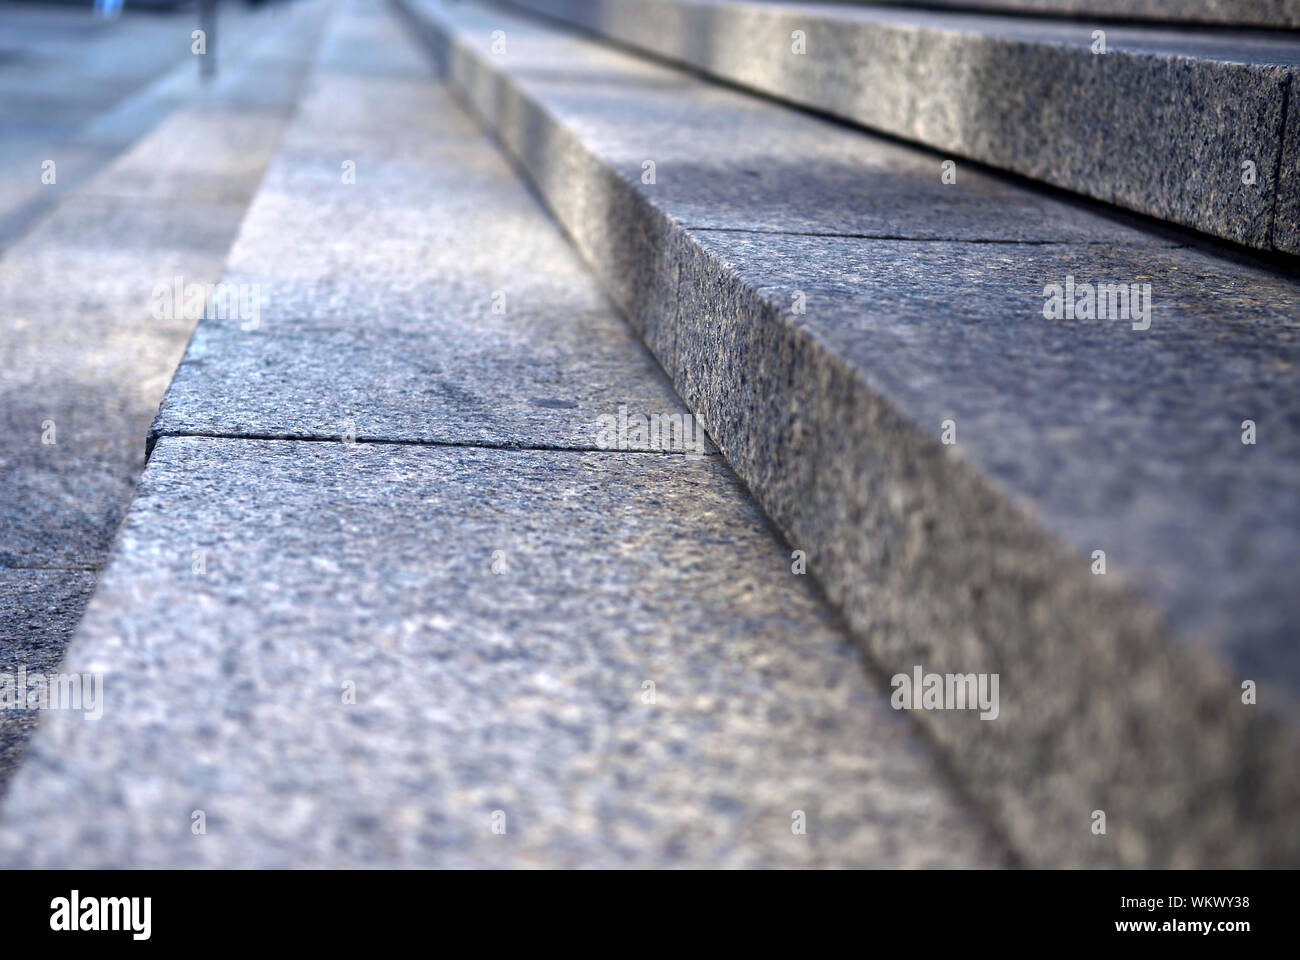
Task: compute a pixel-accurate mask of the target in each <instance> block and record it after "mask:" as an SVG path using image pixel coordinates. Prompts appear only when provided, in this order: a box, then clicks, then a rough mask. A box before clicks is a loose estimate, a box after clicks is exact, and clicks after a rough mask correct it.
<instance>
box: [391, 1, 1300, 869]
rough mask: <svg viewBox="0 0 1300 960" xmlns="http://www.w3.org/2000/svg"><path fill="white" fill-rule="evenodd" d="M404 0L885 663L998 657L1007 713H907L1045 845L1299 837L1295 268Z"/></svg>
mask: <svg viewBox="0 0 1300 960" xmlns="http://www.w3.org/2000/svg"><path fill="white" fill-rule="evenodd" d="M402 6H403V8H404V9H405V10H406V11H407V13H408V15H409V16H410V17H411V19H412V21H413V23H415V24H416V25H417V26H418V27H419V28H420V29H421V30H422V32H423V35H424V36H425V38H426V40H427V41H428V42H429V43H430V44H431V47H432V49H433V50H434V52H435V53H436V54H437V55H438V56H439V58H440V59H441V62H443V64H444V66H445V70H446V74H447V81H448V83H449V84H451V85H452V86H453V87H454V88H455V89H457V90H458V91H459V93H460V95H461V96H462V97H463V98H464V100H465V102H466V103H468V104H469V105H471V106H472V107H473V109H474V110H475V111H476V112H477V113H478V114H479V116H480V117H481V118H482V119H483V120H484V122H485V123H486V124H487V125H488V126H489V127H490V128H491V129H493V130H495V131H496V134H497V136H498V137H499V139H500V141H501V143H502V144H503V146H504V147H505V148H506V149H507V150H508V151H509V152H510V153H511V154H512V155H513V156H514V158H515V160H516V162H517V164H518V165H519V166H520V168H521V169H523V170H524V171H525V172H526V173H527V175H528V176H529V177H530V178H531V179H532V181H533V183H534V185H535V187H536V189H537V191H538V193H539V194H540V195H541V196H542V197H543V198H544V199H545V200H546V202H547V204H548V205H549V207H550V209H551V210H552V212H553V214H554V215H555V217H556V219H557V220H558V221H559V222H560V223H561V224H562V225H563V227H564V228H565V230H566V231H567V232H568V234H569V235H570V237H571V238H572V240H573V242H574V244H575V245H576V246H577V248H578V249H579V250H580V251H581V253H582V255H583V256H584V257H585V258H586V260H587V262H588V263H589V265H590V266H591V267H592V269H593V270H594V272H595V273H596V275H597V276H598V277H599V278H600V280H601V282H602V283H603V284H604V286H605V289H606V290H607V291H608V292H609V294H610V295H611V297H612V298H613V299H614V301H615V302H616V303H617V304H618V305H619V306H620V307H621V308H622V309H623V311H624V312H625V314H626V315H627V317H628V319H629V321H630V322H631V323H632V324H633V326H634V327H635V328H636V329H637V330H638V331H639V332H640V333H641V335H642V337H643V339H644V340H645V342H646V344H647V345H648V346H649V348H650V349H651V351H652V352H653V353H654V355H655V356H656V357H657V358H658V359H659V361H660V363H661V364H662V366H663V367H664V369H665V371H666V372H667V373H668V375H669V377H670V378H671V379H672V382H673V385H674V387H675V389H676V391H677V393H678V394H679V395H680V396H681V397H682V399H683V400H684V401H685V403H686V405H687V406H688V407H689V408H690V410H691V411H692V412H693V413H694V414H695V415H696V416H697V417H698V418H699V420H700V421H701V422H702V423H703V424H704V425H705V427H706V428H707V429H708V431H709V434H710V436H711V438H712V439H713V440H714V441H715V442H716V443H717V445H718V447H719V449H720V450H721V451H722V453H723V454H724V455H725V456H726V458H727V459H728V461H729V462H730V464H731V465H732V467H733V468H734V469H735V470H736V472H737V474H738V475H739V476H740V478H741V479H742V480H743V481H744V483H745V484H746V486H747V487H748V488H749V490H750V491H751V492H752V493H753V494H754V495H755V497H756V498H757V500H758V502H759V503H760V504H761V505H762V506H763V508H764V509H765V511H766V512H767V514H768V515H769V516H770V517H772V518H773V519H774V521H775V522H776V523H777V525H778V526H779V527H780V528H781V530H782V531H783V533H784V534H785V536H786V538H787V540H788V541H789V543H790V544H791V545H792V547H794V548H796V549H799V550H803V551H806V553H807V556H808V559H809V562H810V564H811V569H812V570H814V571H815V573H816V575H817V576H818V578H819V580H820V581H821V583H822V584H823V586H824V587H825V589H826V591H827V593H828V595H829V597H830V598H831V600H832V601H833V602H834V603H835V604H837V605H838V606H839V608H840V609H841V610H842V611H843V613H844V615H845V617H846V619H847V621H848V623H849V625H850V627H851V629H852V630H853V631H854V633H855V635H856V636H857V638H858V639H859V641H860V642H861V643H862V645H863V646H864V648H865V649H866V650H867V651H868V653H869V655H870V657H871V659H872V660H873V661H874V662H875V663H877V664H878V665H880V667H881V670H882V673H883V674H884V675H886V676H889V677H891V678H894V677H898V676H903V677H909V678H910V677H911V676H913V675H914V673H913V671H914V670H915V669H916V668H917V667H918V666H921V667H923V669H924V671H925V672H926V673H929V672H937V673H941V674H942V673H954V674H963V675H965V674H970V673H977V674H984V673H987V674H998V675H1000V677H1001V684H1002V687H1001V689H1002V694H1003V707H1002V710H1001V713H1000V715H999V717H998V719H997V720H996V721H993V722H981V721H979V720H978V719H974V718H973V717H972V716H971V715H969V714H966V713H963V712H960V711H942V710H916V711H913V714H912V715H913V716H914V717H915V718H916V719H917V721H918V722H919V723H920V724H921V725H922V726H923V728H924V729H925V730H926V732H927V734H928V736H930V737H931V738H932V739H933V740H934V741H935V742H936V743H938V744H939V745H940V747H941V749H942V750H943V751H944V754H945V756H946V758H947V761H948V763H949V764H950V765H951V766H952V768H953V769H954V770H955V771H956V774H957V775H958V777H959V778H960V780H961V782H962V783H963V785H964V786H965V788H966V789H968V790H970V791H971V793H972V795H973V796H975V797H976V798H977V800H978V801H979V802H980V803H981V804H982V806H983V808H984V809H985V810H987V811H990V814H991V815H992V816H994V817H995V818H996V821H997V823H998V824H999V826H1000V827H1001V829H1002V830H1003V831H1004V833H1005V834H1006V836H1008V837H1009V838H1010V840H1011V843H1012V845H1013V847H1014V848H1015V849H1016V850H1017V852H1018V853H1019V854H1020V855H1021V856H1023V857H1024V858H1025V859H1026V861H1028V862H1031V863H1037V864H1041V865H1049V866H1060V865H1064V864H1074V865H1077V864H1103V863H1109V864H1122V865H1147V866H1210V865H1215V866H1248V865H1253V866H1259V865H1269V864H1272V865H1294V864H1295V863H1296V862H1297V859H1298V857H1300V831H1297V830H1296V829H1295V827H1296V823H1297V816H1298V813H1300V779H1298V777H1300V773H1298V771H1297V769H1296V765H1295V764H1294V757H1295V755H1296V753H1295V751H1296V748H1297V744H1298V743H1300V741H1298V740H1297V730H1296V728H1295V719H1294V718H1295V717H1296V716H1297V713H1296V711H1295V709H1294V708H1295V704H1296V698H1297V694H1300V656H1298V655H1297V648H1296V646H1295V644H1294V640H1293V638H1294V624H1295V622H1296V619H1297V617H1298V616H1300V594H1297V592H1296V591H1295V589H1294V580H1295V578H1294V571H1295V570H1296V569H1298V568H1300V536H1297V531H1298V530H1300V498H1297V497H1296V496H1295V489H1294V478H1295V477H1296V476H1297V474H1298V469H1300V389H1297V387H1300V383H1298V382H1297V378H1298V377H1300V349H1298V347H1297V343H1298V342H1300V341H1298V340H1297V325H1298V323H1300V285H1298V284H1297V283H1296V281H1295V279H1294V278H1293V277H1292V276H1289V275H1288V272H1287V271H1286V270H1284V269H1280V268H1278V267H1277V266H1275V265H1273V264H1270V263H1269V262H1267V261H1265V260H1261V259H1256V258H1252V257H1249V256H1246V255H1244V254H1242V253H1240V252H1239V251H1237V250H1234V249H1231V248H1227V247H1224V246H1221V245H1216V244H1214V243H1212V242H1209V241H1203V240H1198V239H1196V238H1195V237H1193V236H1191V235H1188V234H1183V233H1177V232H1171V231H1168V230H1162V229H1157V228H1154V227H1152V226H1150V224H1149V222H1147V221H1140V220H1137V219H1136V218H1129V217H1125V216H1123V215H1120V214H1117V213H1115V212H1114V211H1111V210H1108V209H1105V208H1098V207H1090V206H1089V205H1087V204H1084V203H1082V202H1067V201H1066V200H1065V199H1064V198H1063V197H1062V196H1061V195H1060V194H1057V193H1053V192H1048V191H1044V190H1039V189H1035V188H1033V187H1032V185H1026V184H1025V183H1024V182H1023V181H1011V180H1009V179H1005V178H1000V177H997V176H994V175H992V174H989V173H987V172H985V171H981V170H978V169H974V168H967V167H959V170H958V172H957V176H956V180H955V182H954V183H945V182H943V179H942V176H941V172H942V165H941V161H942V159H943V158H942V156H940V155H935V154H932V153H928V152H926V151H923V150H919V149H914V148H910V147H906V146H903V145H901V144H899V143H898V142H896V141H893V140H886V139H882V138H879V137H875V136H872V135H869V134H866V133H862V132H857V131H854V130H851V129H847V128H845V127H844V126H842V125H839V124H836V123H834V122H831V121H828V120H824V119H820V118H817V117H814V116H810V115H808V114H807V113H805V112H801V111H797V110H794V109H790V108H787V107H783V106H780V105H778V104H774V103H772V102H771V101H768V100H764V99H761V98H756V97H753V96H749V95H746V94H744V93H742V92H739V91H737V90H735V89H732V88H728V87H724V86H719V85H715V84H712V83H709V82H708V81H706V80H704V79H701V78H700V77H698V76H696V75H692V74H689V73H685V72H682V71H679V70H675V69H672V68H670V67H668V66H665V65H663V64H660V63H655V62H650V61H648V60H645V59H643V58H638V57H636V56H633V55H631V54H629V53H627V52H625V51H622V50H618V49H614V48H611V47H610V46H608V45H605V44H600V43H596V42H594V41H592V40H591V39H589V38H585V37H583V36H580V35H577V34H575V33H573V32H570V31H566V30H563V29H560V28H558V27H556V26H555V25H554V24H552V23H547V22H544V21H540V20H538V19H536V18H532V17H527V16H524V15H522V14H518V13H513V12H510V11H506V10H504V9H502V8H499V7H486V6H479V5H476V4H466V3H459V4H444V3H440V2H437V0H404V2H403V4H402ZM663 34H664V36H673V35H675V31H673V30H671V29H665V30H664V31H663ZM700 36H705V34H701V35H700ZM1121 283H1122V284H1123V285H1124V286H1125V290H1126V292H1128V293H1129V295H1130V297H1131V301H1130V302H1128V303H1125V304H1121V303H1120V301H1119V299H1118V290H1117V289H1114V290H1111V291H1110V292H1109V294H1108V296H1110V297H1112V298H1113V299H1112V300H1107V301H1106V303H1105V304H1104V306H1105V308H1106V309H1105V313H1104V314H1098V312H1097V311H1096V310H1091V311H1089V310H1086V307H1087V305H1092V306H1094V307H1095V305H1096V302H1097V298H1096V293H1097V289H1096V287H1095V286H1094V285H1096V284H1113V285H1118V284H1121ZM1067 291H1068V292H1069V296H1070V301H1071V302H1070V308H1071V309H1070V310H1069V312H1068V315H1066V313H1065V310H1064V304H1063V301H1064V298H1065V296H1066V293H1067ZM1076 306H1078V315H1077V318H1076V316H1075V310H1074V308H1075V307H1076ZM1058 307H1060V308H1061V309H1060V311H1059V312H1058V310H1057V308H1058ZM1121 307H1122V309H1121ZM1099 316H1106V319H1098V317H1099ZM1265 431H1266V433H1265ZM1189 798H1195V799H1194V800H1190V801H1189ZM1096 812H1101V813H1103V814H1104V815H1105V816H1106V818H1107V821H1108V832H1106V833H1105V834H1104V835H1102V834H1098V833H1096V832H1095V823H1096V819H1095V813H1096Z"/></svg>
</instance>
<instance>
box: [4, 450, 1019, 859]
mask: <svg viewBox="0 0 1300 960" xmlns="http://www.w3.org/2000/svg"><path fill="white" fill-rule="evenodd" d="M195 551H201V552H202V556H203V559H204V563H203V566H204V572H203V573H202V574H196V573H195V572H194V570H195V559H194V555H195ZM494 564H499V566H498V567H497V569H498V570H499V572H497V573H494V572H493V571H494ZM64 670H65V671H68V672H80V673H94V672H100V671H102V672H103V673H104V674H105V679H104V691H105V703H104V711H103V716H102V718H100V719H99V720H89V719H87V718H86V717H84V716H82V715H80V714H77V713H73V712H62V711H61V712H50V713H49V715H48V716H47V717H46V718H45V719H44V722H43V725H42V730H41V733H40V735H39V736H38V737H37V738H36V739H35V740H34V741H33V744H32V747H31V753H30V755H29V758H28V761H27V762H26V763H25V765H24V766H23V767H22V768H21V769H20V771H19V773H18V775H17V777H16V779H15V781H14V783H13V785H12V788H11V790H10V794H9V798H8V802H7V804H6V806H5V807H4V808H3V816H2V817H0V863H3V864H4V865H5V866H7V867H15V866H20V867H47V866H48V867H66V866H78V867H117V866H133V867H195V866H210V867H212V866H215V867H315V866H331V867H359V866H389V867H417V866H418V867H428V866H432V867H507V866H508V867H543V866H545V867H568V866H583V867H602V866H603V867H615V866H638V867H659V866H677V867H682V866H692V867H774V866H790V867H829V866H878V867H886V866H890V867H893V866H939V865H942V866H950V867H953V866H996V865H999V864H1003V863H1006V862H1007V860H1006V854H1005V852H1004V851H1003V849H1002V848H1001V847H1000V846H999V845H998V844H997V842H996V841H994V840H993V839H992V838H991V837H990V836H989V835H988V833H987V830H986V828H985V827H984V826H983V825H982V824H981V822H980V821H979V820H978V819H977V818H975V817H974V816H973V815H972V814H971V813H970V808H969V807H968V806H966V805H963V804H960V803H958V802H957V801H955V800H954V799H952V797H951V791H950V789H949V788H948V787H947V786H946V785H945V783H944V781H943V779H942V777H940V776H938V775H937V774H936V772H935V767H934V765H933V762H932V760H931V759H930V757H929V755H928V752H927V750H926V749H925V747H924V745H923V744H922V743H921V742H920V741H919V740H918V739H917V738H916V736H915V733H914V731H913V729H912V728H911V727H910V725H909V724H908V723H907V720H906V718H905V717H903V716H902V715H900V714H898V713H896V712H894V711H893V710H891V709H890V708H889V703H888V688H886V687H884V686H883V685H882V684H879V683H877V682H875V681H872V680H870V679H869V677H868V675H867V674H866V673H865V672H864V670H863V667H862V664H861V662H860V659H859V654H858V652H857V651H856V650H855V648H854V646H853V644H852V643H851V641H850V640H849V639H848V638H847V636H846V635H845V634H844V633H843V631H842V630H841V629H840V628H839V627H838V626H837V624H836V623H835V621H834V619H833V617H832V616H831V615H830V614H829V613H828V608H827V607H826V605H825V603H824V601H822V600H821V599H820V598H819V597H818V596H817V594H816V591H815V590H814V589H813V586H812V581H811V578H809V577H799V576H794V575H792V574H791V571H790V558H789V552H788V550H787V549H786V548H785V547H784V546H783V545H782V543H781V541H780V539H779V538H778V537H776V536H774V535H773V531H772V530H771V528H770V526H769V525H768V523H767V520H766V518H765V517H764V516H763V514H762V512H761V511H760V510H758V508H757V507H756V506H754V504H753V502H752V501H751V500H750V499H749V498H748V497H747V496H746V495H745V492H744V490H743V488H742V487H740V485H739V484H737V483H736V481H735V478H734V475H733V474H732V473H731V471H730V470H729V469H728V468H727V466H726V464H725V463H723V462H722V461H721V458H719V457H717V456H716V455H714V456H707V457H703V458H701V459H699V460H689V459H687V458H685V457H682V456H678V455H673V454H631V453H629V454H610V453H584V452H567V451H548V452H537V451H521V450H512V451H502V450H484V449H476V448H458V447H426V446H410V445H400V446H392V445H386V444H357V445H355V446H353V447H347V446H345V445H344V444H342V443H310V442H289V441H245V440H227V439H207V438H167V437H164V438H163V439H162V440H160V441H159V443H158V446H157V448H156V449H155V451H154V454H153V457H152V458H151V460H150V464H149V467H148V469H147V471H146V473H145V477H144V479H143V481H142V483H141V488H140V492H139V494H138V496H137V498H136V501H135V504H134V506H133V508H132V512H131V515H130V517H129V518H128V520H127V522H126V524H125V525H124V527H123V531H122V537H121V540H120V546H119V549H118V550H117V551H116V553H115V556H114V559H113V561H112V563H111V564H110V566H109V567H108V569H107V571H106V573H105V578H104V580H103V583H102V585H101V588H100V590H99V592H98V593H97V595H96V598H95V600H94V602H93V603H92V604H91V607H90V609H89V611H88V612H87V617H86V620H85V622H84V623H83V625H82V627H81V630H80V632H79V633H78V635H77V639H76V640H75V641H74V643H73V646H72V647H71V648H70V650H69V654H68V659H67V661H66V663H65V665H64ZM346 684H354V685H355V703H345V702H344V691H345V685H346ZM651 685H653V686H651ZM651 695H653V702H647V701H648V700H649V699H650V698H651ZM976 722H978V721H976ZM195 810H201V811H203V814H204V816H205V818H206V830H207V832H206V834H205V835H202V836H196V835H194V834H193V833H192V830H191V825H192V816H193V812H194V811H195ZM498 811H499V812H500V814H499V815H498V816H497V817H496V819H495V820H494V815H495V814H497V812H498ZM797 811H802V813H803V815H804V818H805V819H806V823H807V832H806V833H803V834H800V833H796V832H795V831H794V830H792V829H791V828H792V825H794V824H795V823H796V822H797V821H796V820H795V819H794V818H795V816H796V812H797ZM496 823H500V825H501V827H502V828H503V829H504V833H501V832H494V824H496Z"/></svg>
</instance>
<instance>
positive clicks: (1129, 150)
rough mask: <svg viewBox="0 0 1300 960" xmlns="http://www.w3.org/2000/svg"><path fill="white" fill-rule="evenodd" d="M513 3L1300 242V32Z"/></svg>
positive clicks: (911, 135)
mask: <svg viewBox="0 0 1300 960" xmlns="http://www.w3.org/2000/svg"><path fill="white" fill-rule="evenodd" d="M511 5H512V6H514V7H516V8H521V9H527V10H529V11H533V12H536V13H544V14H546V15H548V16H550V17H554V18H557V19H559V20H561V21H563V22H565V23H568V24H570V25H574V26H578V27H581V28H582V29H584V30H590V31H593V32H595V33H597V34H599V35H600V36H603V37H606V38H608V39H611V40H616V41H618V42H619V43H623V44H628V45H630V46H632V47H635V48H637V49H639V50H642V51H644V52H647V53H651V54H654V55H656V56H659V57H663V58H666V59H668V60H670V61H673V62H676V63H680V64H684V65H687V66H690V67H693V68H695V69H697V70H701V71H703V72H705V73H708V74H710V75H712V76H715V77H717V78H719V79H722V80H725V81H728V82H730V83H734V84H737V85H739V86H741V87H744V88H747V89H750V90H754V91H757V92H759V93H763V94H766V95H769V96H772V97H776V98H779V99H782V100H787V101H789V102H791V103H795V104H798V105H799V106H802V107H805V108H809V109H813V110H817V111H821V112H824V113H826V114H829V115H831V116H834V117H838V118H841V119H843V120H846V121H849V122H851V123H855V124H860V125H862V126H864V127H868V128H870V129H872V130H875V131H878V132H881V133H885V134H889V135H891V136H896V137H900V138H903V139H905V140H909V141H913V142H916V143H919V144H922V145H924V146H926V147H930V148H933V149H935V150H939V151H943V152H944V153H945V154H946V155H947V156H948V157H949V158H951V159H953V160H954V161H957V162H960V161H961V160H963V159H965V160H971V161H977V162H980V163H984V164H988V165H990V166H993V167H996V168H998V169H1001V170H1008V171H1011V172H1013V173H1016V174H1020V175H1023V176H1026V177H1030V178H1032V179H1034V180H1038V181H1041V182H1043V183H1046V184H1050V185H1052V186H1055V187H1060V188H1064V189H1065V190H1069V191H1072V192H1075V193H1079V194H1082V195H1084V196H1087V197H1091V198H1094V199H1096V200H1101V201H1104V202H1106V203H1110V204H1115V205H1117V206H1120V207H1123V208H1125V209H1128V210H1133V211H1136V212H1138V213H1141V214H1144V215H1147V216H1151V217H1154V218H1156V219H1159V220H1161V221H1167V222H1169V223H1172V224H1177V225H1180V226H1183V227H1190V228H1193V229H1195V230H1199V231H1203V232H1205V233H1208V234H1211V235H1213V236H1215V237H1218V238H1222V239H1226V240H1230V241H1232V242H1234V243H1239V244H1243V245H1245V246H1248V247H1252V248H1256V249H1262V250H1276V251H1281V252H1284V253H1287V254H1297V253H1300V97H1296V96H1293V95H1290V91H1291V90H1292V88H1293V87H1294V86H1295V78H1296V75H1297V67H1298V66H1300V36H1297V35H1295V34H1291V33H1277V32H1275V33H1252V32H1241V33H1225V32H1224V31H1223V30H1222V29H1209V28H1204V29H1195V28H1190V27H1142V26H1130V25H1124V24H1109V23H1105V24H1098V23H1089V22H1087V21H1086V20H1082V21H1056V20H1050V19H1043V18H1037V17H1019V18H1017V17H1014V16H1003V15H996V14H988V13H980V12H970V11H961V10H923V9H914V8H910V7H897V6H890V7H885V6H869V5H860V4H851V5H848V4H831V5H826V4H822V5H816V4H800V3H755V2H740V3H731V2H725V3H724V2H721V0H645V2H641V0H513V2H512V4H511ZM1233 9H1234V10H1235V9H1236V7H1235V5H1234V7H1233ZM1103 51H1104V52H1103Z"/></svg>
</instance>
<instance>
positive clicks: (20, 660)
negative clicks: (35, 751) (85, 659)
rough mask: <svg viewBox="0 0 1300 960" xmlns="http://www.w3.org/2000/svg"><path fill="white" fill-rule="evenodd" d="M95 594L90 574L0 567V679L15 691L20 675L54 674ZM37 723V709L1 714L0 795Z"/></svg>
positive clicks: (3, 712) (16, 767) (39, 714)
mask: <svg viewBox="0 0 1300 960" xmlns="http://www.w3.org/2000/svg"><path fill="white" fill-rule="evenodd" d="M94 590H95V575H94V574H93V573H91V572H89V571H84V570H10V569H5V568H3V567H0V676H5V677H9V678H10V679H11V680H12V681H13V682H14V685H15V687H16V686H17V679H18V676H19V671H20V670H25V671H27V674H29V675H31V674H37V673H39V674H42V675H47V674H49V673H52V672H56V671H57V670H58V666H59V663H60V661H61V660H62V659H63V652H64V650H65V649H66V647H67V643H68V640H69V639H71V637H72V632H73V630H75V629H76V626H77V623H78V622H79V621H80V620H81V613H82V611H83V610H84V609H85V607H86V604H87V603H89V602H90V595H91V594H92V593H93V592H94ZM32 679H33V681H34V679H35V678H34V677H33V678H32ZM40 718H41V713H40V711H39V710H16V709H15V710H0V791H3V790H4V788H5V786H6V785H7V784H8V782H9V778H10V777H12V776H13V773H14V771H15V770H17V769H18V764H19V762H20V761H21V760H22V757H23V754H24V753H25V751H26V746H27V741H28V740H29V739H30V737H31V735H32V733H33V732H35V730H36V727H37V725H38V724H39V722H40Z"/></svg>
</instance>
